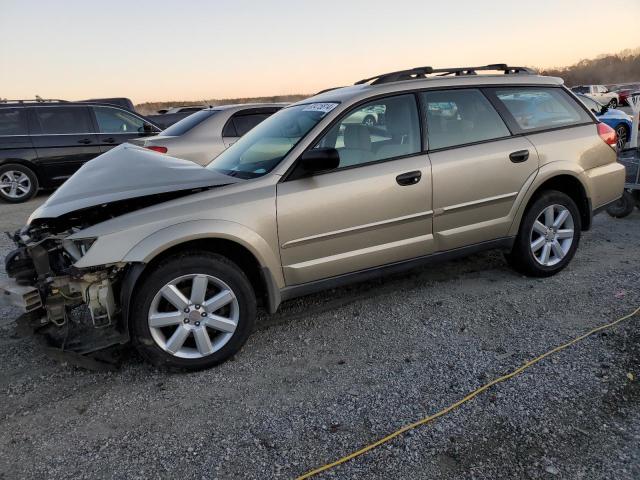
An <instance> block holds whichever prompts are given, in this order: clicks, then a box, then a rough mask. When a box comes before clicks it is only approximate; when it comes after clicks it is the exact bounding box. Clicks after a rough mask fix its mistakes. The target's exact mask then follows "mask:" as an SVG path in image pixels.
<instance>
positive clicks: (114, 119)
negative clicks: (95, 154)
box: [91, 105, 160, 152]
mask: <svg viewBox="0 0 640 480" xmlns="http://www.w3.org/2000/svg"><path fill="white" fill-rule="evenodd" d="M91 111H92V113H93V115H94V119H95V122H96V126H97V129H98V144H99V145H100V151H101V152H107V151H109V150H111V149H112V148H113V147H115V146H117V145H120V144H121V143H125V142H127V141H129V140H132V139H135V138H140V137H144V136H148V135H151V134H157V133H159V132H160V130H159V129H157V128H155V127H153V126H152V125H151V124H149V123H148V122H146V121H145V120H144V119H142V118H140V117H138V116H137V115H134V114H133V113H131V112H127V111H126V110H123V109H121V108H116V107H110V106H103V105H94V106H92V107H91Z"/></svg>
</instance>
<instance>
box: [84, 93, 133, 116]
mask: <svg viewBox="0 0 640 480" xmlns="http://www.w3.org/2000/svg"><path fill="white" fill-rule="evenodd" d="M80 101H81V102H86V103H108V104H109V105H115V106H117V107H122V108H124V109H126V110H129V111H130V112H133V113H135V112H136V109H135V106H134V105H133V102H132V101H131V99H130V98H126V97H112V98H90V99H89V100H80Z"/></svg>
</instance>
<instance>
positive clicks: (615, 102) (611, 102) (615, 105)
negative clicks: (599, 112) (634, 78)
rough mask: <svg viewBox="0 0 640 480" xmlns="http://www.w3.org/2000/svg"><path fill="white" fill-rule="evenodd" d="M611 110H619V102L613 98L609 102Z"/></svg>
mask: <svg viewBox="0 0 640 480" xmlns="http://www.w3.org/2000/svg"><path fill="white" fill-rule="evenodd" d="M609 108H618V101H617V100H616V99H615V98H612V99H611V101H609Z"/></svg>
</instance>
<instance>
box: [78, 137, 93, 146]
mask: <svg viewBox="0 0 640 480" xmlns="http://www.w3.org/2000/svg"><path fill="white" fill-rule="evenodd" d="M78 143H82V144H83V145H89V144H90V143H91V140H90V139H88V138H83V139H82V140H78Z"/></svg>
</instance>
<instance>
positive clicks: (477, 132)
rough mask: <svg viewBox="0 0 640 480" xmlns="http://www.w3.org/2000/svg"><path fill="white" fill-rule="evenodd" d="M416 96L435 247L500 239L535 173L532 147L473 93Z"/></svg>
mask: <svg viewBox="0 0 640 480" xmlns="http://www.w3.org/2000/svg"><path fill="white" fill-rule="evenodd" d="M421 98H422V101H423V112H424V115H425V116H426V120H427V122H426V123H427V131H428V140H429V158H430V159H431V165H432V175H433V211H434V217H433V231H434V235H435V248H436V249H437V250H438V251H444V250H451V249H454V248H459V247H463V246H469V245H473V244H478V243H482V242H486V241H489V240H494V239H498V238H501V237H505V236H506V235H507V233H508V230H509V227H510V225H511V222H512V220H513V216H514V214H515V210H516V203H515V202H516V199H517V198H518V196H519V195H520V194H521V193H522V192H523V189H524V188H525V187H526V184H527V181H528V180H530V179H531V178H533V176H534V175H535V173H536V171H537V169H538V156H537V153H536V150H535V148H533V145H532V144H531V142H529V141H528V140H527V139H526V138H524V137H514V136H512V135H511V132H510V130H509V128H508V127H507V125H506V124H505V122H504V121H503V119H502V118H501V117H500V115H499V114H498V112H497V111H496V110H495V108H494V107H493V106H492V104H491V102H490V101H489V99H488V98H487V97H486V96H485V95H484V94H483V92H482V91H481V90H479V89H473V88H470V89H455V90H436V91H428V92H424V93H422V94H421ZM518 107H519V108H521V109H523V110H526V108H527V105H526V104H518Z"/></svg>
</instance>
